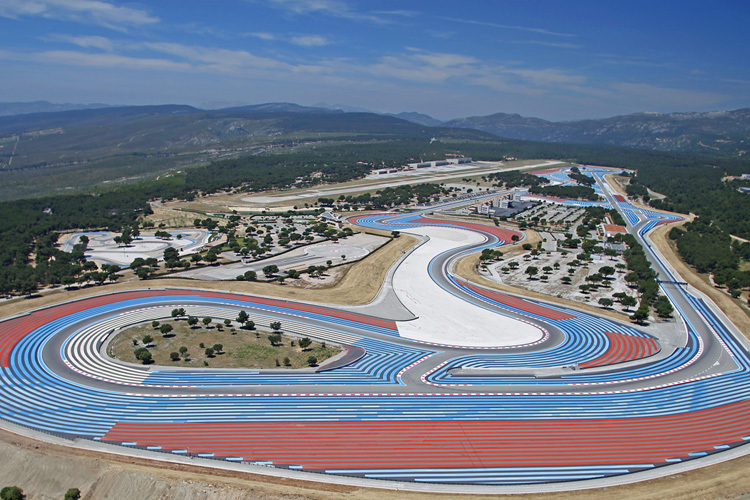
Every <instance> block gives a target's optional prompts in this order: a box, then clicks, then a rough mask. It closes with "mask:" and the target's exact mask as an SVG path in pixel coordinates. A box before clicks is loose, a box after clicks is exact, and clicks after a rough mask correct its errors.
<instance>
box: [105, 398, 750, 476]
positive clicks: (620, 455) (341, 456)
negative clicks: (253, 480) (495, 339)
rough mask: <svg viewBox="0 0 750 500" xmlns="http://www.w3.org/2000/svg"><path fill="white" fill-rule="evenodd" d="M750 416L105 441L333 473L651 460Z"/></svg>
mask: <svg viewBox="0 0 750 500" xmlns="http://www.w3.org/2000/svg"><path fill="white" fill-rule="evenodd" d="M749 412H750V401H743V402H740V403H734V404H731V405H726V406H721V407H718V408H713V409H710V410H702V411H698V412H693V413H683V414H679V415H670V416H664V417H647V418H646V417H641V418H619V419H606V420H605V419H594V420H583V419H579V420H536V421H517V420H496V421H481V422H477V421H458V422H304V423H300V422H269V423H194V424H188V423H179V424H168V423H119V424H117V425H115V426H114V427H113V428H112V429H111V430H110V431H109V432H108V433H107V434H106V435H105V436H104V437H103V438H102V439H103V440H105V441H115V442H120V441H134V442H137V443H138V444H139V445H144V446H162V447H164V448H165V449H187V450H188V451H189V452H191V453H203V452H206V453H209V452H211V453H215V454H216V455H217V456H234V457H244V458H245V459H246V460H258V461H263V460H270V461H272V462H273V463H274V464H277V465H302V466H303V467H306V468H328V469H337V468H339V469H340V468H353V469H354V468H365V467H368V466H373V467H386V468H387V467H471V466H484V467H498V466H519V467H522V466H545V465H562V464H567V465H576V464H587V463H628V462H632V461H636V462H637V463H653V462H663V461H664V460H665V459H667V458H673V457H680V456H686V455H687V454H689V453H692V452H697V451H704V450H710V449H711V448H712V447H713V446H715V445H718V444H729V443H737V442H741V441H742V436H744V435H747V434H748V433H750V421H748V419H747V415H748V413H749Z"/></svg>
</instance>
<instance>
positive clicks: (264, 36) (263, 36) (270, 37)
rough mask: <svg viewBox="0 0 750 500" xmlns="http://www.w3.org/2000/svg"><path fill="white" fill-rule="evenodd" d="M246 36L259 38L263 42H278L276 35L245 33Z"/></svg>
mask: <svg viewBox="0 0 750 500" xmlns="http://www.w3.org/2000/svg"><path fill="white" fill-rule="evenodd" d="M244 36H251V37H253V38H259V39H261V40H276V35H274V34H273V33H266V32H256V33H245V34H244Z"/></svg>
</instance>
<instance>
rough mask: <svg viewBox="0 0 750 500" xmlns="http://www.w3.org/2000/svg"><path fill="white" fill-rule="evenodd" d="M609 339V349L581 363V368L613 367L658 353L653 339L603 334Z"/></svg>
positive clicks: (657, 347) (619, 334)
mask: <svg viewBox="0 0 750 500" xmlns="http://www.w3.org/2000/svg"><path fill="white" fill-rule="evenodd" d="M605 333H606V334H607V337H608V338H609V343H610V346H609V349H607V351H606V352H605V353H604V354H602V355H601V356H599V357H598V358H595V359H592V360H590V361H587V362H586V363H581V365H580V366H581V368H591V367H593V366H605V365H613V364H616V363H623V362H625V361H633V360H636V359H642V358H646V357H648V356H652V355H654V354H656V353H657V352H659V345H658V344H657V343H656V341H655V340H654V339H650V338H646V337H632V336H630V335H623V334H621V333H617V332H605Z"/></svg>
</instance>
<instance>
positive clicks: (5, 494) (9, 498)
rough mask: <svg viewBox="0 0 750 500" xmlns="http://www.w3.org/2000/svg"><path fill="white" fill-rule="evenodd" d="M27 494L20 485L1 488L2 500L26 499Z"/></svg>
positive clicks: (0, 497) (0, 496)
mask: <svg viewBox="0 0 750 500" xmlns="http://www.w3.org/2000/svg"><path fill="white" fill-rule="evenodd" d="M25 498H26V495H24V494H23V490H22V489H21V488H19V487H18V486H6V487H5V488H3V489H2V490H0V499H2V500H24V499H25Z"/></svg>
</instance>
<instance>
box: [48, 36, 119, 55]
mask: <svg viewBox="0 0 750 500" xmlns="http://www.w3.org/2000/svg"><path fill="white" fill-rule="evenodd" d="M51 38H53V39H55V40H62V41H64V42H68V43H71V44H73V45H77V46H78V47H82V48H84V49H92V48H93V49H101V50H104V51H107V52H111V51H112V50H114V43H113V42H112V40H110V39H109V38H106V37H103V36H74V35H53V36H52V37H51Z"/></svg>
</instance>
